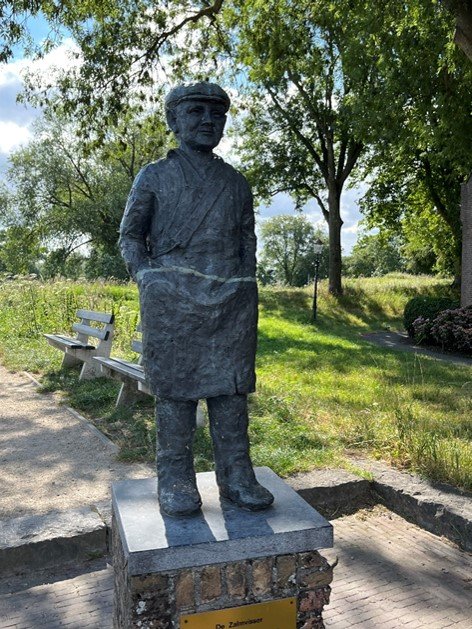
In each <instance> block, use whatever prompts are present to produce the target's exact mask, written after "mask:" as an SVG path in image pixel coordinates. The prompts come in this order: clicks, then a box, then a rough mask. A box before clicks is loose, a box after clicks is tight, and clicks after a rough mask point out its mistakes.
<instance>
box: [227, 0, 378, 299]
mask: <svg viewBox="0 0 472 629" xmlns="http://www.w3.org/2000/svg"><path fill="white" fill-rule="evenodd" d="M353 17H354V14H353V13H352V11H351V8H350V6H347V5H346V3H345V2H341V1H340V0H339V1H335V2H330V3H326V2H323V1H321V0H320V1H318V0H317V1H313V0H310V1H305V0H303V1H302V2H297V3H293V2H289V1H287V0H277V1H276V2H271V3H268V4H264V3H261V2H233V3H232V4H229V5H228V6H227V7H226V9H225V10H224V11H223V14H222V18H223V19H224V20H225V27H226V28H227V29H228V32H229V33H230V36H229V37H228V42H227V44H228V46H229V47H230V48H231V52H232V57H233V59H235V60H236V64H235V65H234V66H233V67H236V68H237V69H238V70H239V69H240V66H241V67H242V72H243V73H244V74H245V75H246V77H245V78H246V80H245V81H243V85H242V87H241V88H240V98H241V100H242V102H243V111H244V115H243V116H242V117H241V120H240V128H239V130H238V135H239V136H240V137H241V142H240V155H241V161H242V163H243V164H244V167H245V168H246V169H247V174H248V176H249V178H250V180H251V182H252V183H253V184H254V186H255V189H256V193H257V194H256V196H259V197H260V198H265V199H267V198H269V197H270V196H271V195H273V194H274V193H275V192H281V191H283V192H287V193H289V194H291V195H292V196H293V197H294V198H295V199H296V202H297V205H298V207H301V206H302V205H303V203H304V202H305V201H307V200H308V199H314V200H316V202H317V204H318V206H319V207H320V210H321V213H322V215H323V217H324V219H325V220H326V222H327V224H328V230H329V279H330V281H329V285H330V291H331V292H332V293H333V294H340V293H341V292H342V286H341V241H340V231H341V226H342V219H341V216H340V210H341V195H342V191H343V189H344V186H345V185H346V182H347V179H348V177H349V176H350V175H351V174H352V173H353V172H354V170H355V168H356V167H357V165H358V162H359V159H360V158H361V155H362V152H363V148H364V145H363V142H362V141H361V138H360V137H359V134H358V133H357V130H356V119H355V113H356V111H360V110H362V115H364V114H365V112H364V110H363V108H362V100H360V99H359V94H360V93H361V92H362V89H363V85H364V83H365V82H366V81H370V82H371V84H372V87H373V88H374V87H375V81H376V75H374V74H372V73H371V71H370V70H371V69H372V66H373V64H372V60H369V59H368V58H367V57H366V56H365V55H361V54H359V51H361V50H362V47H361V45H360V41H359V37H358V35H359V34H358V32H357V31H356V29H355V28H352V20H353ZM353 56H354V57H355V59H356V66H355V67H354V66H353V65H352V64H349V62H348V59H349V58H351V57H353ZM263 94H264V95H265V98H264V97H261V95H263Z"/></svg>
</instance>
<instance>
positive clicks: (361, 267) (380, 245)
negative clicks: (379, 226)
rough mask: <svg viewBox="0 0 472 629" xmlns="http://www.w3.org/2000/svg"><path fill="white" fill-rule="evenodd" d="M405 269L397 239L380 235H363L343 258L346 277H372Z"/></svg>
mask: <svg viewBox="0 0 472 629" xmlns="http://www.w3.org/2000/svg"><path fill="white" fill-rule="evenodd" d="M405 267H406V263H405V259H404V258H403V256H402V253H401V245H400V242H399V239H398V238H390V239H387V238H385V237H384V236H382V235H380V234H364V235H362V236H361V237H360V238H359V239H358V240H357V242H356V244H355V245H354V247H353V249H352V253H351V255H350V256H349V257H348V258H345V261H344V269H345V273H346V275H351V276H354V277H372V276H376V275H386V274H387V273H393V272H401V271H404V270H405Z"/></svg>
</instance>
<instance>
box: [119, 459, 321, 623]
mask: <svg viewBox="0 0 472 629" xmlns="http://www.w3.org/2000/svg"><path fill="white" fill-rule="evenodd" d="M256 475H257V478H258V480H259V482H261V483H262V484H263V485H264V486H265V487H267V488H268V489H269V490H270V491H271V492H272V493H273V494H274V496H275V502H274V505H273V506H272V507H271V508H270V509H268V510H266V511H262V512H255V513H251V512H247V511H243V510H242V509H239V508H237V507H235V506H233V505H232V504H231V503H229V502H227V501H224V500H220V498H219V494H218V490H217V487H216V483H215V476H214V473H213V472H206V473H203V474H198V475H197V480H198V486H199V490H200V493H201V495H202V499H203V508H202V512H201V514H197V515H195V516H190V517H186V518H171V517H168V516H166V515H163V514H161V512H160V510H159V505H158V502H157V482H156V479H155V478H149V479H144V480H130V481H122V482H118V483H115V484H114V485H113V563H114V571H115V602H114V618H113V623H114V627H115V629H127V628H129V627H141V628H143V629H144V628H146V629H147V628H149V629H150V628H153V629H171V628H172V629H181V627H182V629H184V628H185V626H187V627H189V626H191V625H192V623H193V622H194V621H193V620H192V618H191V615H192V614H198V613H202V612H208V611H210V610H225V609H227V608H235V607H239V608H240V607H241V606H245V605H251V604H256V603H267V604H268V605H266V606H265V607H264V609H270V602H271V601H280V599H286V598H289V597H293V599H292V601H285V604H286V605H289V604H290V605H294V606H296V611H294V612H293V620H292V621H290V622H291V623H292V625H291V626H285V625H284V626H280V627H277V626H275V625H274V626H271V627H270V629H295V628H299V629H318V628H321V627H323V626H324V625H323V621H322V617H321V613H322V610H323V606H324V605H325V604H327V603H328V602H329V594H330V586H329V584H330V582H331V580H332V567H331V566H330V565H329V564H328V562H327V561H326V559H324V557H322V556H321V555H320V554H319V553H318V552H317V549H321V548H330V547H331V546H332V542H333V533H332V527H331V524H330V523H329V522H328V521H327V520H325V519H324V518H323V517H322V516H321V515H320V514H319V513H318V512H317V511H315V510H314V509H313V508H312V507H310V506H309V505H308V504H307V503H306V502H305V501H304V500H303V499H302V498H300V496H298V494H297V493H296V492H295V491H294V490H293V489H291V488H290V487H289V486H288V485H287V484H286V483H285V482H283V481H282V480H281V479H280V478H279V477H278V476H277V475H276V474H274V473H273V472H272V471H271V470H270V469H269V468H256ZM276 605H278V603H277V604H276ZM248 609H249V608H248ZM256 609H258V608H256ZM260 609H263V608H262V607H261V608H260ZM273 610H274V611H275V610H276V606H274V607H273ZM243 611H244V610H243ZM246 611H247V610H246ZM225 613H228V612H225ZM259 615H260V616H261V615H262V616H263V615H264V614H259ZM256 616H257V614H256ZM189 618H190V620H188V619H189ZM295 618H296V620H295ZM181 620H182V622H181ZM277 622H279V620H277ZM252 624H256V626H259V627H261V629H266V628H267V624H266V623H265V622H263V621H262V620H260V619H255V620H250V621H247V620H246V621H238V620H235V621H234V623H233V624H232V623H230V624H224V623H218V621H217V624H216V625H213V624H212V625H211V627H213V626H219V627H225V629H227V627H229V626H235V627H236V626H237V627H241V626H249V625H252ZM195 626H197V625H195ZM198 626H202V625H198ZM208 626H209V627H210V625H208Z"/></svg>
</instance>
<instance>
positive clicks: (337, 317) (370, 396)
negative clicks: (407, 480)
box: [0, 274, 472, 489]
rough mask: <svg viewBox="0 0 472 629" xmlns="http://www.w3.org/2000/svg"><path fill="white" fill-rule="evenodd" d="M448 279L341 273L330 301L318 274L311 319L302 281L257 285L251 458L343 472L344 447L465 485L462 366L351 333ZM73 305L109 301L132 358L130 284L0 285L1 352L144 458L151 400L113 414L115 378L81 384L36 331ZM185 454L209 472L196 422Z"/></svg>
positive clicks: (470, 471)
mask: <svg viewBox="0 0 472 629" xmlns="http://www.w3.org/2000/svg"><path fill="white" fill-rule="evenodd" d="M448 285H449V282H448V281H447V280H437V279H432V278H426V277H412V276H407V275H400V274H395V275H390V276H386V277H384V278H368V279H362V280H360V279H359V280H346V282H345V295H344V296H343V297H342V298H341V299H335V298H333V297H332V296H330V295H329V294H328V293H327V286H326V284H325V283H324V282H322V283H321V288H320V295H319V310H318V317H319V318H318V321H317V322H316V324H313V323H312V322H311V299H312V293H311V289H283V288H263V289H261V292H260V321H259V346H258V355H257V372H258V390H257V393H256V394H255V395H253V396H251V400H250V410H251V426H250V437H251V443H252V455H253V459H254V462H255V463H256V464H258V465H270V466H271V467H272V468H273V469H274V470H275V471H276V472H277V473H279V474H281V475H287V474H291V473H294V472H297V471H303V470H309V469H311V468H313V467H325V466H343V467H346V468H348V469H351V468H352V464H351V463H350V460H349V456H348V454H349V452H352V451H353V450H355V451H357V452H361V453H363V454H368V455H372V456H375V457H377V458H382V459H385V460H388V461H390V462H392V463H394V464H396V465H398V466H399V467H403V468H405V469H412V470H415V471H418V472H420V473H422V474H424V475H425V476H427V477H428V478H431V479H436V480H441V481H448V482H451V483H452V484H454V485H457V486H459V487H464V488H468V489H472V444H471V436H472V422H471V420H470V417H471V416H472V395H471V394H472V377H471V370H470V368H469V367H461V366H455V365H451V364H449V363H442V362H439V361H436V360H433V359H431V358H428V357H423V356H421V357H420V356H414V355H413V354H409V353H403V352H395V351H389V350H384V349H381V348H378V347H375V346H373V345H371V344H369V343H368V342H366V341H365V340H363V338H362V334H363V333H365V332H369V331H373V330H380V329H401V328H402V315H403V308H404V305H405V303H406V302H407V301H408V300H409V299H410V298H411V297H412V296H414V295H449V294H450V290H449V288H448ZM77 308H90V309H97V310H105V311H110V310H113V311H114V312H115V315H116V321H117V323H116V330H117V333H116V337H115V341H114V351H113V353H114V354H117V355H121V356H123V357H128V358H129V357H131V356H132V353H131V351H130V343H131V340H132V338H133V336H134V331H135V327H136V323H137V320H138V301H137V291H136V288H135V287H134V286H132V285H129V284H113V283H95V284H81V283H75V282H51V283H40V282H27V281H23V282H22V281H18V282H8V283H4V284H2V285H0V357H1V360H2V362H3V363H4V364H5V365H6V366H8V367H10V368H13V369H27V370H30V371H35V372H37V373H40V374H42V383H43V388H44V390H49V391H62V392H63V393H62V395H63V396H64V399H66V400H67V403H68V404H70V405H72V406H74V407H75V408H77V409H78V410H79V411H81V412H82V413H84V414H86V415H88V416H91V417H93V421H94V423H95V424H96V425H97V427H98V428H99V429H100V430H102V431H103V432H104V433H105V434H107V435H108V436H109V437H110V438H111V439H112V440H113V441H114V442H115V443H117V444H118V445H119V446H120V448H121V453H120V458H121V459H123V460H128V461H136V460H140V461H152V460H153V458H154V450H155V446H154V442H155V426H154V419H153V404H152V400H151V398H150V399H149V403H146V402H145V403H141V404H139V405H137V406H136V408H135V409H133V411H130V410H127V409H124V410H119V411H117V410H116V409H115V408H114V403H115V399H116V395H117V390H118V384H117V383H115V382H113V381H110V380H105V379H99V380H95V381H93V383H90V382H83V383H79V382H78V381H77V372H75V371H67V372H66V371H61V370H59V369H58V367H59V364H60V361H61V353H60V352H59V351H57V350H55V349H54V348H51V347H50V346H49V345H48V344H47V343H46V342H45V341H44V339H43V338H42V334H43V333H44V332H63V333H70V330H71V325H72V322H73V321H74V318H75V310H76V309H77ZM12 330H14V331H15V333H14V334H12ZM195 460H196V467H197V469H198V470H199V471H202V470H206V469H211V468H212V465H213V463H212V460H213V459H212V447H211V439H210V436H209V434H208V429H207V428H203V429H198V431H197V435H196V443H195Z"/></svg>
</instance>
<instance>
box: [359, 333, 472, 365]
mask: <svg viewBox="0 0 472 629" xmlns="http://www.w3.org/2000/svg"><path fill="white" fill-rule="evenodd" d="M362 338H364V339H365V340H366V341H370V342H371V343H374V344H375V345H379V346H380V347H386V348H387V349H397V350H401V351H403V352H413V353H414V354H421V355H422V356H429V357H431V358H436V359H437V360H444V361H445V362H447V363H453V364H455V365H468V366H469V367H472V358H468V357H467V356H461V355H460V354H447V353H446V352H440V351H435V350H433V349H427V348H426V347H420V346H418V345H415V344H414V343H413V342H412V341H411V339H410V338H409V336H408V334H405V333H404V332H369V333H368V334H363V335H362Z"/></svg>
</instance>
